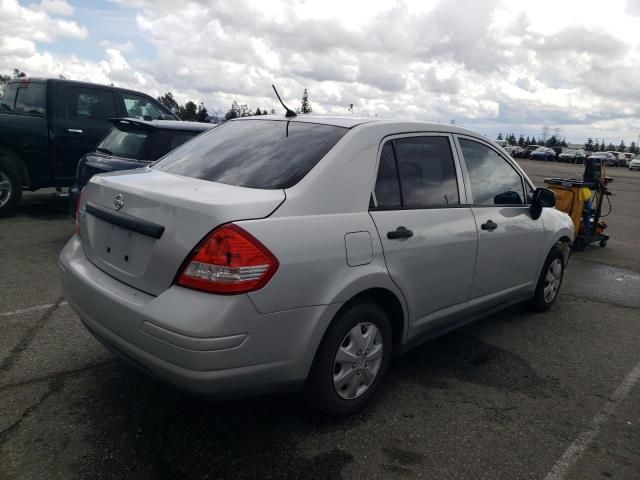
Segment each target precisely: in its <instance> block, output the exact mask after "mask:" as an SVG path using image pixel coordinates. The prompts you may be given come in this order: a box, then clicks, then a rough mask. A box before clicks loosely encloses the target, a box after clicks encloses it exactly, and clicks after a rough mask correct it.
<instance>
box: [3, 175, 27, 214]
mask: <svg viewBox="0 0 640 480" xmlns="http://www.w3.org/2000/svg"><path fill="white" fill-rule="evenodd" d="M21 198H22V183H21V182H20V177H19V176H18V174H17V173H16V172H15V171H14V170H13V169H11V168H9V167H7V166H5V165H3V164H2V163H0V217H6V216H9V215H12V214H13V213H14V212H15V211H16V209H17V208H18V205H19V204H20V199H21Z"/></svg>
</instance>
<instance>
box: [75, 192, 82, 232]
mask: <svg viewBox="0 0 640 480" xmlns="http://www.w3.org/2000/svg"><path fill="white" fill-rule="evenodd" d="M83 193H84V188H83V189H82V190H80V195H78V202H77V203H76V234H77V235H80V204H81V203H82V194H83Z"/></svg>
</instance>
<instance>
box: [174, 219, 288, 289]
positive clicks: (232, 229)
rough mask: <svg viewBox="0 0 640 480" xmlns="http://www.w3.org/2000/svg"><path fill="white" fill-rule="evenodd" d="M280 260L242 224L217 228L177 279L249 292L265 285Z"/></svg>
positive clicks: (182, 282)
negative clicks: (241, 225) (241, 226)
mask: <svg viewBox="0 0 640 480" xmlns="http://www.w3.org/2000/svg"><path fill="white" fill-rule="evenodd" d="M277 269H278V260H277V259H276V257H274V256H273V254H272V253H271V252H270V251H269V250H267V248H266V247H265V246H264V245H262V243H260V242H259V241H258V240H257V239H256V238H254V237H253V236H252V235H251V234H250V233H248V232H246V231H245V230H243V229H242V228H240V227H238V226H236V225H233V224H227V225H223V226H222V227H219V228H216V229H215V230H214V231H212V232H211V233H210V234H209V235H207V236H206V237H205V239H204V240H203V241H202V242H200V244H199V245H198V246H197V247H196V249H195V250H194V251H193V253H192V254H191V256H190V257H189V259H188V260H187V262H186V263H185V267H184V268H183V270H182V272H180V274H179V275H178V278H177V280H176V283H177V284H178V285H180V286H182V287H187V288H193V289H196V290H202V291H205V292H210V293H222V294H235V293H247V292H252V291H254V290H258V289H260V288H262V287H264V286H265V284H266V283H267V282H268V281H269V280H270V279H271V277H272V276H273V274H274V273H276V270H277Z"/></svg>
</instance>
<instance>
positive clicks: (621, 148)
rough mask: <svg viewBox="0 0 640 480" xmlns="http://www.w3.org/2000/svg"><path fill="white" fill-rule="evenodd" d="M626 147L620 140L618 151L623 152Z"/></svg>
mask: <svg viewBox="0 0 640 480" xmlns="http://www.w3.org/2000/svg"><path fill="white" fill-rule="evenodd" d="M626 148H627V146H626V145H625V144H624V140H620V145H618V151H619V152H624V151H625V149H626Z"/></svg>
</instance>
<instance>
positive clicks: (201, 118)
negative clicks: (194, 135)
mask: <svg viewBox="0 0 640 480" xmlns="http://www.w3.org/2000/svg"><path fill="white" fill-rule="evenodd" d="M208 118H209V112H207V108H206V107H205V106H204V103H202V102H200V105H198V111H197V112H196V120H197V121H198V122H208V121H209V120H208Z"/></svg>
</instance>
